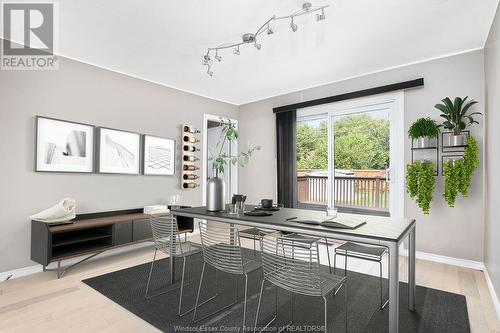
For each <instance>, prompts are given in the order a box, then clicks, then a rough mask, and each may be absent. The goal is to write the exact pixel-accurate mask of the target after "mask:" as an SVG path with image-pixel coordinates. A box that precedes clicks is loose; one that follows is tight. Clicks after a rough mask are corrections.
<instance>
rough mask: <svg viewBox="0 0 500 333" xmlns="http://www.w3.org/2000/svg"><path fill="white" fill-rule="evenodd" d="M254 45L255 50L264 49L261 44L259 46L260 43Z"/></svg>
mask: <svg viewBox="0 0 500 333" xmlns="http://www.w3.org/2000/svg"><path fill="white" fill-rule="evenodd" d="M253 45H254V46H255V48H256V49H257V50H260V48H261V47H262V45H261V44H259V43H257V41H256V42H255V43H254V44H253Z"/></svg>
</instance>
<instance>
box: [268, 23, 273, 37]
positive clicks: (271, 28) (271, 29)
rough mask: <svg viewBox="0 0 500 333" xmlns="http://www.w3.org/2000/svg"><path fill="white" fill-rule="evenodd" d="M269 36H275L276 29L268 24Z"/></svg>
mask: <svg viewBox="0 0 500 333" xmlns="http://www.w3.org/2000/svg"><path fill="white" fill-rule="evenodd" d="M267 34H268V35H272V34H274V29H273V27H271V26H270V25H269V23H268V24H267Z"/></svg>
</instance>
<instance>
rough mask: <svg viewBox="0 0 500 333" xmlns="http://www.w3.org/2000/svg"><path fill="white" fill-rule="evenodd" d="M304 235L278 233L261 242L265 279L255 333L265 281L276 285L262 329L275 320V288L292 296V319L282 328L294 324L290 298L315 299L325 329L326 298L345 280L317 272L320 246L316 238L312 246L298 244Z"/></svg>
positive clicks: (326, 317) (344, 282)
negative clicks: (318, 299) (268, 317)
mask: <svg viewBox="0 0 500 333" xmlns="http://www.w3.org/2000/svg"><path fill="white" fill-rule="evenodd" d="M303 239H304V236H301V237H298V238H297V239H294V238H293V237H291V236H290V235H287V236H283V235H282V234H281V233H280V232H275V233H272V234H268V235H265V236H264V237H263V238H262V239H261V251H262V253H261V255H262V268H263V271H264V279H263V280H262V284H261V287H260V294H259V303H258V306H257V314H256V317H255V325H254V332H256V329H257V323H258V320H259V312H260V307H261V302H262V294H263V291H264V285H265V283H266V282H269V283H271V284H272V285H274V286H275V289H276V294H275V302H276V309H275V315H274V317H273V318H272V319H271V321H269V322H268V323H267V324H266V325H265V326H264V327H263V328H262V329H261V330H260V332H262V331H264V330H266V329H267V327H268V326H269V325H270V324H271V323H272V322H274V320H276V318H277V316H278V287H279V288H282V289H284V290H287V291H289V292H290V293H291V303H292V304H291V320H290V322H289V323H288V325H286V326H284V328H286V327H289V326H290V325H291V324H292V323H293V295H294V294H301V295H306V296H318V297H322V298H323V303H324V325H325V326H324V327H325V331H328V330H327V322H328V316H327V299H326V297H327V295H328V294H329V293H332V295H333V292H334V291H335V289H336V288H338V287H339V286H341V285H346V284H347V278H346V277H344V276H337V275H333V274H328V273H323V272H321V271H320V262H319V244H318V240H317V239H311V242H310V244H311V246H310V247H304V246H303V243H301V242H302V241H303ZM344 289H345V291H344V292H345V310H346V317H345V325H346V331H347V288H344Z"/></svg>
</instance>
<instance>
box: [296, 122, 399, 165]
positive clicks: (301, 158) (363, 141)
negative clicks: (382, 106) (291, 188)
mask: <svg viewBox="0 0 500 333" xmlns="http://www.w3.org/2000/svg"><path fill="white" fill-rule="evenodd" d="M334 133H335V134H334V135H335V169H345V170H383V169H386V168H387V167H388V165H389V144H390V143H389V121H388V120H386V119H377V118H372V117H369V116H367V115H349V116H344V117H342V118H340V119H338V120H336V121H335V122H334ZM297 168H298V169H299V170H327V169H328V126H327V121H326V120H323V121H320V122H319V123H317V122H316V123H315V124H314V123H309V122H302V123H298V124H297Z"/></svg>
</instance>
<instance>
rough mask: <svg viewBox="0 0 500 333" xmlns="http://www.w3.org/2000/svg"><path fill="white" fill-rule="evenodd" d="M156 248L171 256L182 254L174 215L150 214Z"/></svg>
mask: <svg viewBox="0 0 500 333" xmlns="http://www.w3.org/2000/svg"><path fill="white" fill-rule="evenodd" d="M149 220H150V222H151V230H152V231H153V241H154V244H155V246H156V249H158V250H159V251H162V252H164V253H166V254H168V255H170V254H171V255H172V256H182V255H183V252H182V244H181V238H180V235H179V227H178V226H177V220H176V218H175V216H168V217H157V216H150V217H149Z"/></svg>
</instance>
